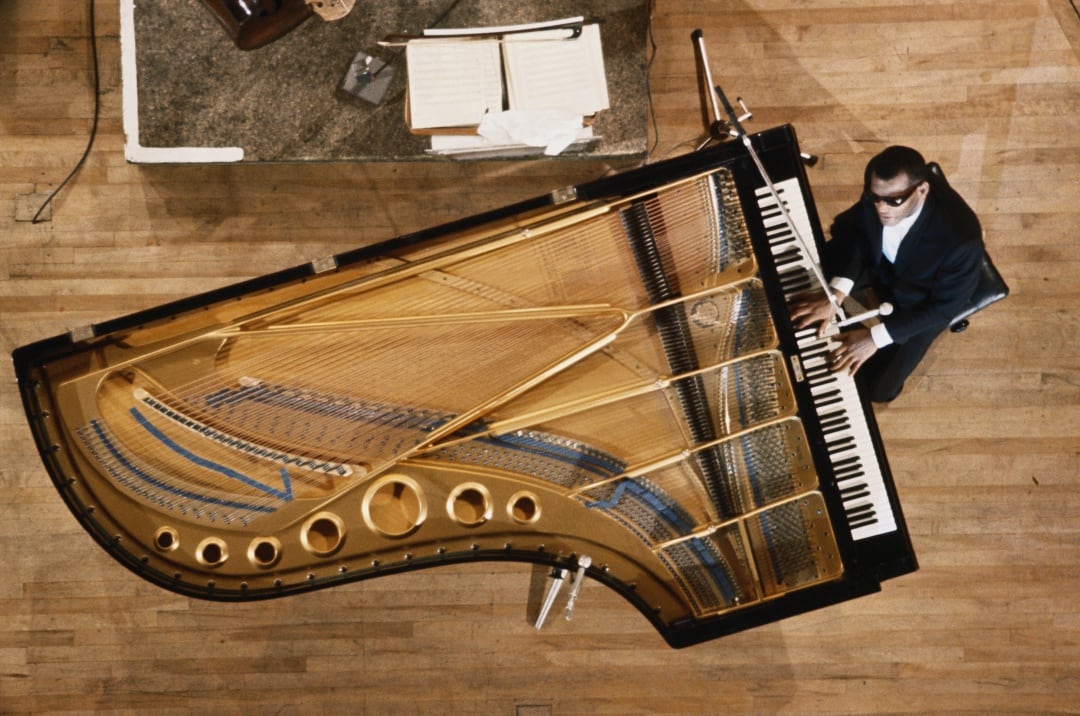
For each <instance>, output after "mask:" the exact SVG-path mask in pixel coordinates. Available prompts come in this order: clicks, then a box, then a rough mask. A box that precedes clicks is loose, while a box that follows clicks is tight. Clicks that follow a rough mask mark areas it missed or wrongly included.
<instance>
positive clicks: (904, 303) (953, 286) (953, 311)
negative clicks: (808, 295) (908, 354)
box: [825, 176, 985, 343]
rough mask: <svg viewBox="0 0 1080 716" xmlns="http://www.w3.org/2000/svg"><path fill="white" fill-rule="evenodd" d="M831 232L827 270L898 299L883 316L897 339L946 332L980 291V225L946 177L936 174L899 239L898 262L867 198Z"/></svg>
mask: <svg viewBox="0 0 1080 716" xmlns="http://www.w3.org/2000/svg"><path fill="white" fill-rule="evenodd" d="M830 233H831V235H832V240H831V241H829V243H828V244H827V246H826V266H825V268H826V271H827V272H828V273H829V275H830V276H843V277H845V278H849V279H851V280H852V281H854V282H855V289H859V288H866V287H868V286H872V287H873V288H874V290H875V292H876V293H877V295H878V298H879V299H880V300H882V301H889V302H890V303H892V304H893V308H894V311H893V313H892V315H891V316H889V317H887V318H884V319H883V322H884V323H885V327H886V328H887V329H888V331H889V335H890V336H892V339H893V341H894V342H896V343H904V342H905V341H907V340H908V339H909V338H911V337H912V336H914V335H916V334H919V333H923V332H925V331H933V332H934V333H933V334H934V335H936V334H937V333H939V332H941V331H942V330H944V329H945V328H946V327H947V326H948V325H949V322H950V321H951V320H952V319H953V317H955V316H956V315H957V314H958V313H959V312H960V311H961V310H962V308H963V306H964V303H965V302H966V301H967V300H968V299H969V298H970V297H971V295H972V294H973V293H974V292H975V287H976V285H977V284H978V281H979V267H980V265H981V262H982V257H983V252H984V250H985V249H984V247H983V241H982V228H981V227H980V225H979V219H978V218H977V217H976V216H975V213H974V212H973V211H972V210H971V208H970V207H968V205H967V203H965V202H964V200H963V199H962V198H961V197H960V195H959V194H957V193H956V191H954V190H953V189H952V187H950V186H949V185H948V183H947V182H946V181H945V180H944V179H943V178H941V177H938V176H932V177H931V179H930V192H929V194H928V195H927V197H926V202H925V204H924V206H923V209H922V213H920V214H919V218H918V219H917V220H916V221H915V223H914V224H913V225H912V227H911V229H910V230H909V231H908V233H907V235H906V236H905V237H904V240H903V241H902V242H901V243H900V250H899V251H898V252H897V255H896V261H895V263H893V264H890V263H889V262H888V261H887V260H886V259H885V258H884V257H883V256H882V253H881V237H882V226H881V222H880V221H879V220H878V217H877V213H876V211H875V210H874V206H873V204H871V203H869V202H868V201H860V202H859V203H857V204H855V205H854V206H852V207H851V208H849V209H847V210H846V211H844V212H843V213H841V214H840V215H838V216H837V217H836V219H835V220H834V222H833V225H832V228H831V230H830ZM855 289H853V290H855Z"/></svg>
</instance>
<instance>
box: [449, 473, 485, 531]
mask: <svg viewBox="0 0 1080 716" xmlns="http://www.w3.org/2000/svg"><path fill="white" fill-rule="evenodd" d="M446 511H447V512H448V513H450V516H451V517H453V518H454V519H455V520H457V521H458V523H459V524H461V525H463V526H465V527H478V526H480V525H482V524H484V523H485V522H487V521H488V520H490V519H491V515H492V511H493V507H492V504H491V493H490V492H488V489H487V488H486V487H484V486H483V485H481V484H480V483H478V482H466V483H463V484H461V485H458V486H457V487H455V488H454V489H453V491H452V492H451V493H450V496H449V497H448V498H446Z"/></svg>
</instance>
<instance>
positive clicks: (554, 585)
mask: <svg viewBox="0 0 1080 716" xmlns="http://www.w3.org/2000/svg"><path fill="white" fill-rule="evenodd" d="M591 565H592V558H591V557H589V556H588V555H582V556H581V557H579V558H578V561H577V571H576V572H575V573H574V574H573V576H572V577H571V578H570V579H571V582H570V583H571V587H570V595H569V597H567V600H566V609H565V611H564V617H565V619H566V621H570V617H571V616H572V615H573V613H574V605H575V604H577V599H578V595H580V594H581V586H582V583H583V582H584V579H585V571H586V570H587V569H588V568H589V567H590V566H591ZM568 571H569V570H568V569H564V568H563V567H555V568H554V569H552V570H551V574H550V575H549V576H550V579H551V583H550V584H548V588H547V592H546V593H545V594H544V602H543V604H542V605H541V607H540V614H539V616H537V618H536V623H535V624H533V627H534V628H535V629H536V630H537V631H540V629H542V628H543V626H544V622H545V621H546V620H547V616H548V614H549V613H550V612H551V608H552V606H554V604H555V600H556V598H557V597H558V596H559V591H560V590H562V586H563V583H564V582H565V581H566V574H567V572H568Z"/></svg>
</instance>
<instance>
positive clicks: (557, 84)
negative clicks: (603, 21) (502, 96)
mask: <svg viewBox="0 0 1080 716" xmlns="http://www.w3.org/2000/svg"><path fill="white" fill-rule="evenodd" d="M503 42H504V44H503V59H504V62H505V67H506V91H507V96H508V104H509V106H510V109H562V110H566V111H568V112H572V113H574V114H580V115H582V116H588V115H592V114H596V113H597V112H599V111H600V110H602V109H607V108H608V107H609V106H610V104H609V102H608V92H607V78H606V76H605V73H604V53H603V50H602V49H601V46H600V26H599V25H595V24H594V25H584V26H583V27H582V28H581V35H580V36H579V37H577V38H573V39H565V30H546V31H541V32H529V33H521V34H515V35H507V36H506V37H505V38H504V39H503Z"/></svg>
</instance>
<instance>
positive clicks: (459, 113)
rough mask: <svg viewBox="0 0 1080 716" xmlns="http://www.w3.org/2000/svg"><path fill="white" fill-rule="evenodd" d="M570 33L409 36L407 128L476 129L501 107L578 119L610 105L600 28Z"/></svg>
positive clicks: (591, 25)
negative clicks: (566, 113) (565, 113)
mask: <svg viewBox="0 0 1080 716" xmlns="http://www.w3.org/2000/svg"><path fill="white" fill-rule="evenodd" d="M570 35H571V31H570V30H568V29H566V28H563V29H552V30H541V31H536V32H516V33H512V34H506V35H503V36H501V37H487V36H480V37H477V36H472V37H470V36H443V37H425V38H422V39H415V40H411V41H410V42H409V43H408V45H407V46H406V48H405V58H406V63H407V66H408V74H409V89H408V121H409V127H410V129H412V130H414V131H421V132H423V133H428V132H429V131H430V130H433V129H443V128H451V127H466V128H467V127H475V126H477V125H479V124H480V121H481V119H482V118H483V116H484V114H485V113H487V112H499V111H502V110H504V109H560V110H565V111H569V112H572V113H574V114H578V115H581V116H583V117H585V116H591V115H593V114H595V113H596V112H598V111H600V110H603V109H607V108H608V107H609V106H610V105H609V101H608V93H607V77H606V75H605V71H604V56H603V51H602V48H601V44H600V28H599V25H596V24H590V25H584V26H583V27H582V31H581V34H580V35H579V36H578V37H570ZM504 77H505V81H504Z"/></svg>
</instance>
